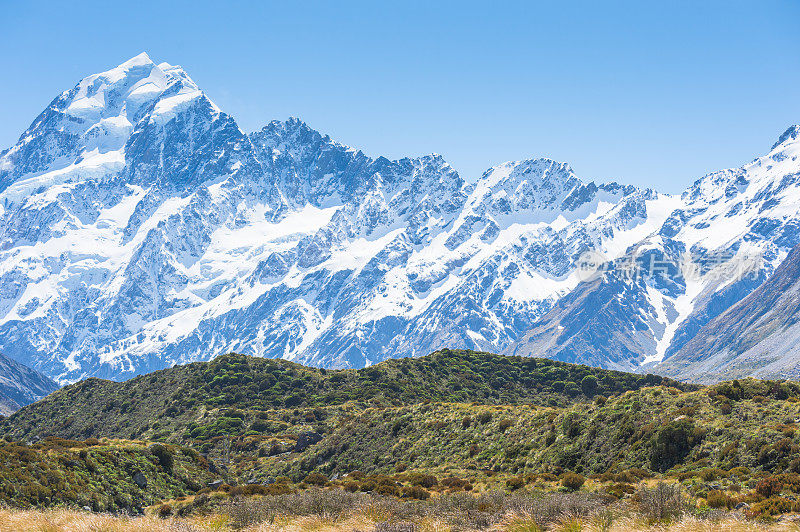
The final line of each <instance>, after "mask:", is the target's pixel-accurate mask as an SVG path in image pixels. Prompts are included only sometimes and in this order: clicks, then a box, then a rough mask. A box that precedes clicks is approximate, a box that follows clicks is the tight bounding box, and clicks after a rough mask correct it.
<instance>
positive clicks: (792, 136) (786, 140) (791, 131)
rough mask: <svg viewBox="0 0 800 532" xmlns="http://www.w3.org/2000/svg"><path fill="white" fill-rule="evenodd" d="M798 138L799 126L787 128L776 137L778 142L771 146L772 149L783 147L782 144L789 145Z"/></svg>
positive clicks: (799, 133)
mask: <svg viewBox="0 0 800 532" xmlns="http://www.w3.org/2000/svg"><path fill="white" fill-rule="evenodd" d="M798 137H800V125H794V126H789V128H788V129H787V130H786V131H784V132H783V133H782V134H781V136H780V137H778V142H776V143H775V144H773V145H772V149H773V150H774V149H775V148H777V147H779V146H781V145H783V144H787V145H788V144H791V143H794V142H796V141H797V139H798Z"/></svg>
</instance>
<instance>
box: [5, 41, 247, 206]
mask: <svg viewBox="0 0 800 532" xmlns="http://www.w3.org/2000/svg"><path fill="white" fill-rule="evenodd" d="M220 115H221V113H220V110H219V108H217V107H216V105H214V104H213V103H212V102H211V101H210V100H208V98H207V97H206V96H205V94H203V92H202V91H200V89H199V88H198V87H197V85H196V84H195V83H194V81H192V79H191V78H190V77H189V76H188V75H187V74H186V73H185V72H184V71H183V70H182V69H181V68H180V67H174V66H171V65H168V64H166V63H162V65H161V66H157V65H156V64H155V63H154V62H153V61H152V60H151V59H150V57H149V56H148V55H147V54H146V53H142V54H139V55H137V56H136V57H133V58H131V59H129V60H128V61H125V62H124V63H122V64H120V65H119V66H117V67H114V68H112V69H110V70H107V71H105V72H101V73H98V74H93V75H90V76H87V77H85V78H83V79H82V80H81V81H80V82H79V83H78V84H77V85H76V86H75V87H74V88H73V89H71V90H68V91H64V92H63V93H62V94H61V95H59V96H58V97H57V98H56V99H55V100H53V102H52V103H51V104H50V105H49V106H48V107H47V109H45V111H44V112H43V113H42V114H40V115H39V117H38V118H37V119H36V120H35V121H34V122H33V124H31V126H30V127H29V128H28V130H27V131H25V133H23V134H22V136H21V137H20V139H19V141H18V142H17V144H16V145H15V146H13V147H12V148H10V149H9V150H6V151H5V152H3V153H2V154H0V191H2V190H5V189H8V188H9V187H10V186H12V185H14V188H15V190H12V191H10V192H9V194H8V197H9V199H15V198H16V199H19V198H23V197H25V195H26V194H27V193H28V192H29V191H30V190H32V189H35V188H37V187H39V186H41V185H42V184H46V183H69V182H73V181H76V180H81V179H84V178H86V177H89V176H92V177H93V178H94V179H99V180H104V179H111V178H115V177H117V176H118V175H119V173H120V172H122V171H123V169H125V168H126V166H128V167H130V165H129V164H128V163H129V162H130V161H129V159H130V158H138V159H141V158H142V157H143V156H144V157H145V158H152V157H154V156H155V155H156V154H155V153H154V152H150V153H145V152H146V151H147V150H148V149H149V150H156V149H157V150H158V151H159V157H163V156H164V155H167V156H168V155H169V152H167V153H166V154H165V153H163V152H162V151H161V147H162V146H164V143H165V142H166V143H167V144H169V143H170V139H168V138H167V131H168V130H169V129H170V128H169V127H168V124H169V123H170V122H175V125H174V128H186V127H190V124H192V125H193V126H194V127H200V130H198V131H196V134H197V135H198V136H201V130H204V131H208V128H209V127H210V124H211V123H212V122H214V121H215V120H218V119H219V118H220ZM223 121H224V120H223ZM228 122H231V121H230V120H228ZM201 124H205V126H203V125H201ZM236 129H238V128H236ZM145 130H147V131H148V133H147V135H145V136H146V137H147V138H149V139H151V140H153V141H155V144H152V145H150V146H149V148H145V147H144V146H143V145H142V143H141V139H142V135H141V133H142V132H143V131H145ZM156 130H158V131H160V132H161V133H160V134H158V135H156V134H155V132H156ZM240 135H241V133H240ZM137 142H138V143H137ZM162 162H163V161H162ZM128 169H130V168H128ZM157 177H158V176H157V175H153V176H150V177H148V176H144V175H142V176H141V178H142V179H143V181H144V182H153V178H156V179H157Z"/></svg>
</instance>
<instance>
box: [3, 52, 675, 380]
mask: <svg viewBox="0 0 800 532" xmlns="http://www.w3.org/2000/svg"><path fill="white" fill-rule="evenodd" d="M0 188H2V192H1V193H0V203H1V204H2V211H0V216H1V217H2V225H1V226H0V227H2V229H1V230H2V234H1V235H0V240H1V241H2V244H1V245H0V248H1V250H0V293H2V300H0V316H2V317H0V348H2V349H5V350H6V351H7V352H9V353H12V354H13V356H14V357H15V358H17V359H18V360H20V361H22V362H25V363H28V364H30V365H33V366H35V367H37V368H41V369H42V370H43V371H45V372H46V373H48V374H49V375H52V376H54V377H57V378H59V379H61V380H74V379H77V378H80V377H82V376H85V375H100V376H106V377H114V378H122V377H125V376H129V375H132V374H135V373H141V372H145V371H149V370H152V369H155V368H161V367H165V366H168V365H171V364H174V363H177V362H184V361H189V360H197V359H207V358H210V357H212V356H214V355H217V354H219V353H222V352H227V351H240V352H244V353H251V354H255V355H260V356H267V357H283V358H287V359H291V360H296V361H298V362H304V363H312V364H317V365H323V366H329V367H346V366H354V367H359V366H364V365H366V364H370V363H373V362H376V361H378V360H381V359H384V358H387V357H396V356H408V355H421V354H427V353H428V352H430V351H431V350H433V349H435V348H437V347H440V346H445V345H446V346H450V347H459V346H466V347H479V348H484V349H494V350H497V349H501V348H503V347H505V346H506V345H507V344H509V343H510V342H511V341H513V340H514V339H516V337H517V336H518V335H520V334H522V333H523V332H524V331H525V330H527V328H528V327H529V325H530V324H531V323H532V322H533V321H534V320H535V319H536V318H538V317H539V316H540V315H541V314H542V313H543V312H545V311H546V310H548V309H549V308H550V307H551V306H552V304H553V303H554V302H555V301H556V300H557V299H558V298H559V297H560V296H562V295H564V294H566V293H567V292H569V291H570V290H571V289H572V288H574V287H575V286H576V285H577V284H578V282H579V280H578V278H577V276H576V275H575V271H574V266H573V263H574V260H575V258H576V257H577V256H578V255H580V254H581V253H582V252H583V251H585V250H587V249H594V248H598V247H599V248H601V249H604V250H606V251H608V252H609V253H617V252H619V251H620V250H624V249H625V248H626V247H627V246H629V245H631V244H632V243H634V242H636V241H638V240H640V239H641V238H642V237H643V236H645V235H647V234H649V233H651V232H652V231H653V230H654V229H655V228H657V227H658V226H659V225H660V224H661V223H663V221H664V220H665V219H666V217H667V216H668V215H669V212H670V211H671V208H670V207H669V206H670V205H671V204H672V202H673V198H669V197H667V196H663V195H658V194H656V193H654V192H652V191H648V190H637V189H635V188H634V187H630V186H621V185H616V184H610V185H595V184H593V183H583V182H581V181H580V180H579V179H578V178H577V177H576V176H575V175H574V173H573V172H572V170H571V169H570V168H569V167H568V166H567V165H565V164H563V163H556V162H554V161H550V160H547V159H536V160H531V161H524V162H520V163H506V164H503V165H500V166H498V167H495V168H492V169H490V170H489V171H487V172H486V173H485V174H484V175H483V176H482V177H481V178H480V179H479V180H478V181H477V182H476V183H472V184H466V183H465V182H464V181H463V180H462V178H461V177H460V176H459V175H458V173H457V172H456V171H455V170H454V169H453V168H452V167H450V165H448V164H447V163H446V162H445V161H444V160H443V159H442V157H440V156H438V155H430V156H425V157H419V158H410V159H401V160H399V161H389V160H387V159H385V158H378V159H373V158H370V157H368V156H366V155H365V154H363V153H362V152H360V151H358V150H354V149H352V148H349V147H347V146H343V145H341V144H338V143H336V142H334V141H333V140H331V139H330V138H329V137H327V136H324V135H322V134H320V133H318V132H316V131H314V130H312V129H311V128H309V127H308V126H306V125H305V124H304V123H303V122H301V121H299V120H296V119H290V120H288V121H286V122H277V121H276V122H272V123H270V124H268V125H267V126H266V127H265V128H264V129H262V130H261V131H258V132H255V133H252V134H250V135H247V134H245V133H244V132H242V131H241V130H240V129H239V128H238V126H237V125H236V123H235V121H234V120H233V119H232V118H231V117H229V116H228V115H226V114H224V113H223V112H221V111H220V110H219V109H218V108H217V107H216V106H215V105H214V104H213V103H212V102H211V101H210V100H209V99H208V98H207V97H206V96H205V94H204V93H203V92H202V91H201V90H199V89H198V88H197V86H196V84H195V83H194V82H193V81H192V80H191V78H190V77H189V76H188V75H187V74H186V73H185V72H184V71H183V70H182V69H181V68H180V67H175V66H171V65H168V64H165V63H162V64H160V65H156V64H155V63H153V62H152V61H151V60H150V59H149V58H148V57H147V56H146V55H144V54H142V55H140V56H137V57H135V58H133V59H131V60H130V61H127V62H125V63H123V64H122V65H120V66H118V67H116V68H114V69H112V70H109V71H108V72H104V73H101V74H97V75H93V76H89V77H87V78H85V79H84V80H82V81H81V82H80V83H78V85H77V86H76V87H75V88H73V89H72V90H69V91H66V92H64V93H62V94H61V95H60V96H58V97H57V98H56V99H55V100H54V101H53V102H52V103H51V104H50V106H48V108H47V109H46V110H45V111H44V112H43V113H42V114H41V115H40V116H39V117H38V118H37V119H36V120H35V121H34V123H33V124H32V125H31V127H30V128H29V129H28V130H27V131H26V132H25V133H23V135H22V136H21V137H20V140H19V142H18V143H17V144H16V145H15V146H13V147H12V148H10V149H9V150H6V151H5V152H3V153H2V156H0Z"/></svg>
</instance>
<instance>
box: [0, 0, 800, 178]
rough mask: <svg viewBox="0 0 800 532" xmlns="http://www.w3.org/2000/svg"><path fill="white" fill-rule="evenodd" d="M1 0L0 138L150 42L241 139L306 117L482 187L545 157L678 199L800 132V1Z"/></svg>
mask: <svg viewBox="0 0 800 532" xmlns="http://www.w3.org/2000/svg"><path fill="white" fill-rule="evenodd" d="M430 4H431V2H413V1H404V2H397V3H395V5H393V6H390V5H388V3H385V2H379V1H369V2H320V3H316V2H308V1H304V2H287V1H281V2H275V3H270V2H239V1H231V2H229V3H223V2H205V1H193V2H163V3H162V2H149V1H143V2H109V1H107V0H104V1H102V2H75V3H72V2H70V3H69V4H63V3H60V2H59V3H56V2H52V3H46V2H3V3H2V6H0V7H1V8H2V9H1V11H0V12H2V20H0V50H1V51H2V68H0V146H2V147H8V146H10V145H11V144H13V143H14V142H15V141H16V139H17V137H18V136H19V134H20V133H21V132H22V131H23V130H24V129H25V128H26V127H27V126H28V125H29V124H30V122H31V121H32V120H33V119H34V118H35V117H36V115H37V114H38V113H39V112H40V111H41V110H42V109H43V108H44V107H45V106H46V105H47V104H48V103H49V102H50V100H52V98H53V97H55V96H56V95H57V94H58V93H59V92H61V91H62V90H65V89H68V88H71V87H72V86H73V85H74V84H75V83H76V82H77V81H78V80H79V79H80V78H82V77H84V76H85V75H88V74H91V73H94V72H98V71H102V70H106V69H108V68H110V67H113V66H115V65H117V64H119V63H121V62H122V61H124V60H126V59H128V58H129V57H131V56H134V55H136V54H138V53H140V52H142V51H146V52H148V53H149V54H150V56H151V57H152V58H153V60H154V61H156V62H161V61H167V62H169V63H173V64H180V65H183V67H184V68H185V69H186V70H187V71H188V72H189V74H190V75H191V76H192V77H193V78H194V79H195V80H196V81H197V82H198V83H199V84H200V85H201V87H203V89H204V90H205V91H206V92H207V94H208V95H209V96H210V97H211V98H212V99H213V100H214V101H215V102H216V103H217V104H218V105H219V106H220V107H222V109H223V110H225V111H226V112H228V113H230V114H231V115H233V116H234V117H235V118H236V119H237V120H238V122H239V124H240V125H241V126H242V127H243V128H244V129H245V130H248V131H250V130H254V129H258V128H260V127H261V126H262V125H264V124H265V123H267V122H268V121H269V120H272V119H276V118H277V119H285V118H287V117H288V116H298V117H300V118H302V119H303V120H305V121H306V122H308V123H309V125H311V126H312V127H314V128H316V129H318V130H320V131H322V132H326V133H329V134H330V135H331V136H332V137H333V138H335V139H336V140H339V141H341V142H344V143H346V144H349V145H351V146H354V147H357V148H361V149H363V150H364V151H365V152H366V153H368V154H370V155H386V156H388V157H390V158H397V157H402V156H405V155H420V154H425V153H430V152H437V153H441V154H443V155H444V156H445V157H446V158H447V159H448V160H449V161H450V162H451V163H452V164H453V166H454V167H455V168H456V169H458V170H459V171H460V172H461V174H462V175H463V176H464V177H465V178H467V179H474V178H475V177H477V176H478V175H479V174H480V173H481V172H482V171H483V170H485V169H486V168H488V167H489V166H492V165H494V164H498V163H500V162H502V161H506V160H518V159H523V158H528V157H534V156H548V157H552V158H555V159H558V160H561V161H567V162H569V163H570V164H571V165H572V166H573V168H574V169H575V171H576V172H577V173H578V175H579V176H580V177H582V178H584V179H594V180H600V181H607V180H612V179H613V180H618V181H621V182H624V183H633V184H636V185H639V186H650V187H655V188H658V189H660V190H663V191H667V192H678V191H680V190H682V189H683V188H684V187H685V186H686V185H687V184H689V183H690V182H691V181H693V180H694V179H695V178H697V177H699V176H701V175H702V174H704V173H706V172H708V171H712V170H717V169H721V168H725V167H732V166H739V165H741V164H743V163H745V162H747V161H749V160H751V159H752V158H754V157H756V156H758V155H761V154H763V153H765V152H766V151H767V150H768V149H769V147H770V146H771V144H772V143H773V142H774V141H775V140H776V138H777V137H778V135H779V134H780V133H781V132H782V131H783V130H784V129H785V128H786V127H788V126H789V125H790V124H794V123H800V1H797V0H795V1H765V2H761V1H753V2H736V1H733V0H728V1H719V2H716V1H713V2H706V1H701V0H695V1H691V2H673V1H666V2H664V1H661V2H649V1H634V2H614V1H609V2H605V1H602V2H601V1H587V2H582V1H570V2H541V3H528V2H518V3H517V2H506V3H502V2H492V3H490V2H466V1H465V2H458V3H455V2H454V3H437V4H436V5H435V6H432V5H430Z"/></svg>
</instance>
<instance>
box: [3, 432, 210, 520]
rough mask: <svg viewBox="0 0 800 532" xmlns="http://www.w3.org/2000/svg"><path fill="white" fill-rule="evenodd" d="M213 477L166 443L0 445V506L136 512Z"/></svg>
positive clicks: (199, 460) (192, 456)
mask: <svg viewBox="0 0 800 532" xmlns="http://www.w3.org/2000/svg"><path fill="white" fill-rule="evenodd" d="M210 478H213V477H212V474H211V473H210V471H209V463H208V461H207V460H206V459H205V458H203V457H202V456H200V455H199V454H198V453H197V452H196V451H194V450H192V449H187V448H180V447H175V446H171V445H163V444H152V445H143V444H141V443H135V442H121V441H120V442H113V441H104V442H100V441H97V440H91V439H90V440H87V441H74V440H64V439H60V438H48V439H47V440H46V441H43V442H40V443H37V444H32V445H26V444H21V443H10V442H5V441H0V503H4V504H10V505H13V506H16V507H23V508H26V507H34V506H35V507H42V506H55V505H68V506H78V507H88V508H90V509H92V510H94V511H115V512H116V511H126V512H140V511H141V510H142V509H143V508H144V507H146V506H148V505H151V504H153V503H154V502H155V501H158V500H161V499H165V498H173V497H181V496H185V495H188V494H190V493H194V492H196V491H197V490H199V489H200V488H201V487H203V486H204V485H205V483H206V482H208V481H209V479H210Z"/></svg>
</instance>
